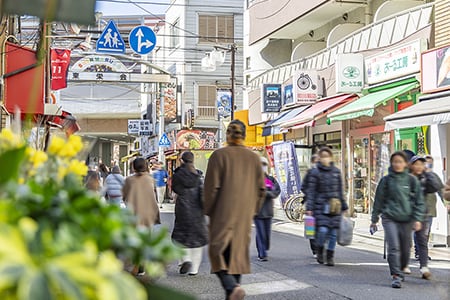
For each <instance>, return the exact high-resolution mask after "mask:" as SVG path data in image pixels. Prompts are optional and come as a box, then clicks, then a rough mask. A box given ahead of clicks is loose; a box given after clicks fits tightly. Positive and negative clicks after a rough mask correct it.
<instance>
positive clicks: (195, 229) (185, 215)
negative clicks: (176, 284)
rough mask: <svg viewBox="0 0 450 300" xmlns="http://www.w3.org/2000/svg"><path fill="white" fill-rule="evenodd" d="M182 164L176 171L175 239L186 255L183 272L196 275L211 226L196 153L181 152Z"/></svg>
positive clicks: (181, 268) (174, 180)
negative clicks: (204, 207)
mask: <svg viewBox="0 0 450 300" xmlns="http://www.w3.org/2000/svg"><path fill="white" fill-rule="evenodd" d="M180 160H181V166H180V167H178V168H177V169H176V170H175V172H174V174H173V184H172V188H173V191H174V192H175V193H176V194H177V201H176V202H175V226H174V228H173V232H172V240H174V241H175V242H176V243H178V244H180V245H181V246H182V247H183V249H184V250H185V255H184V256H183V259H182V261H181V263H180V270H179V271H180V274H189V275H191V276H195V275H197V273H198V269H199V267H200V264H201V262H202V254H203V249H204V246H205V245H207V244H208V228H207V225H206V218H205V215H204V214H203V199H202V196H203V180H202V178H201V175H202V173H201V171H199V170H197V169H196V168H195V166H194V154H193V153H192V152H190V151H186V152H184V153H183V154H182V155H181V159H180Z"/></svg>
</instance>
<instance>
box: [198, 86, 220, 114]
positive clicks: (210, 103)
mask: <svg viewBox="0 0 450 300" xmlns="http://www.w3.org/2000/svg"><path fill="white" fill-rule="evenodd" d="M216 94H217V89H216V86H214V85H200V86H199V87H198V106H197V117H198V118H203V119H215V117H216V115H217V108H216V97H217V95H216Z"/></svg>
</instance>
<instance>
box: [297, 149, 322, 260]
mask: <svg viewBox="0 0 450 300" xmlns="http://www.w3.org/2000/svg"><path fill="white" fill-rule="evenodd" d="M318 162H319V156H318V155H317V154H314V155H313V156H311V168H310V169H308V171H307V172H306V174H305V177H304V178H303V182H302V188H301V191H302V193H303V201H302V204H303V205H305V203H306V190H307V189H308V181H309V176H310V175H311V172H312V170H314V169H315V168H316V165H317V163H318ZM309 246H310V247H311V251H312V253H313V256H314V258H317V246H316V239H309Z"/></svg>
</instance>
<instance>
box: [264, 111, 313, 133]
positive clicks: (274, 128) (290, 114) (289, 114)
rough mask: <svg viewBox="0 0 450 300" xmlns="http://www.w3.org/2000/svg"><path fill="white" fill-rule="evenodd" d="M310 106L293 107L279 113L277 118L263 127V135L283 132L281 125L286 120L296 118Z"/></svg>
mask: <svg viewBox="0 0 450 300" xmlns="http://www.w3.org/2000/svg"><path fill="white" fill-rule="evenodd" d="M309 107H310V106H309V105H307V106H300V107H295V108H293V109H290V110H287V111H284V112H282V113H280V114H279V115H278V117H276V118H275V119H273V120H271V121H269V122H268V123H267V124H266V126H264V128H263V132H262V136H269V135H274V134H279V133H281V127H280V125H281V124H282V123H284V122H286V121H289V120H291V119H292V118H295V117H296V116H298V115H299V114H300V113H302V112H303V111H304V110H306V109H308V108H309Z"/></svg>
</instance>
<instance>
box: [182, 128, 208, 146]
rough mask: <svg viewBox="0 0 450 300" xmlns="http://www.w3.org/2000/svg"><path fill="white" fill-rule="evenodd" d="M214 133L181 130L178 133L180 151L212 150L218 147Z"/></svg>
mask: <svg viewBox="0 0 450 300" xmlns="http://www.w3.org/2000/svg"><path fill="white" fill-rule="evenodd" d="M215 137H216V135H215V134H214V133H213V132H208V131H200V130H181V131H179V132H178V133H177V148H178V149H183V150H184V149H186V150H187V149H191V150H192V149H196V150H211V149H214V148H215V146H216V142H215Z"/></svg>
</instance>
